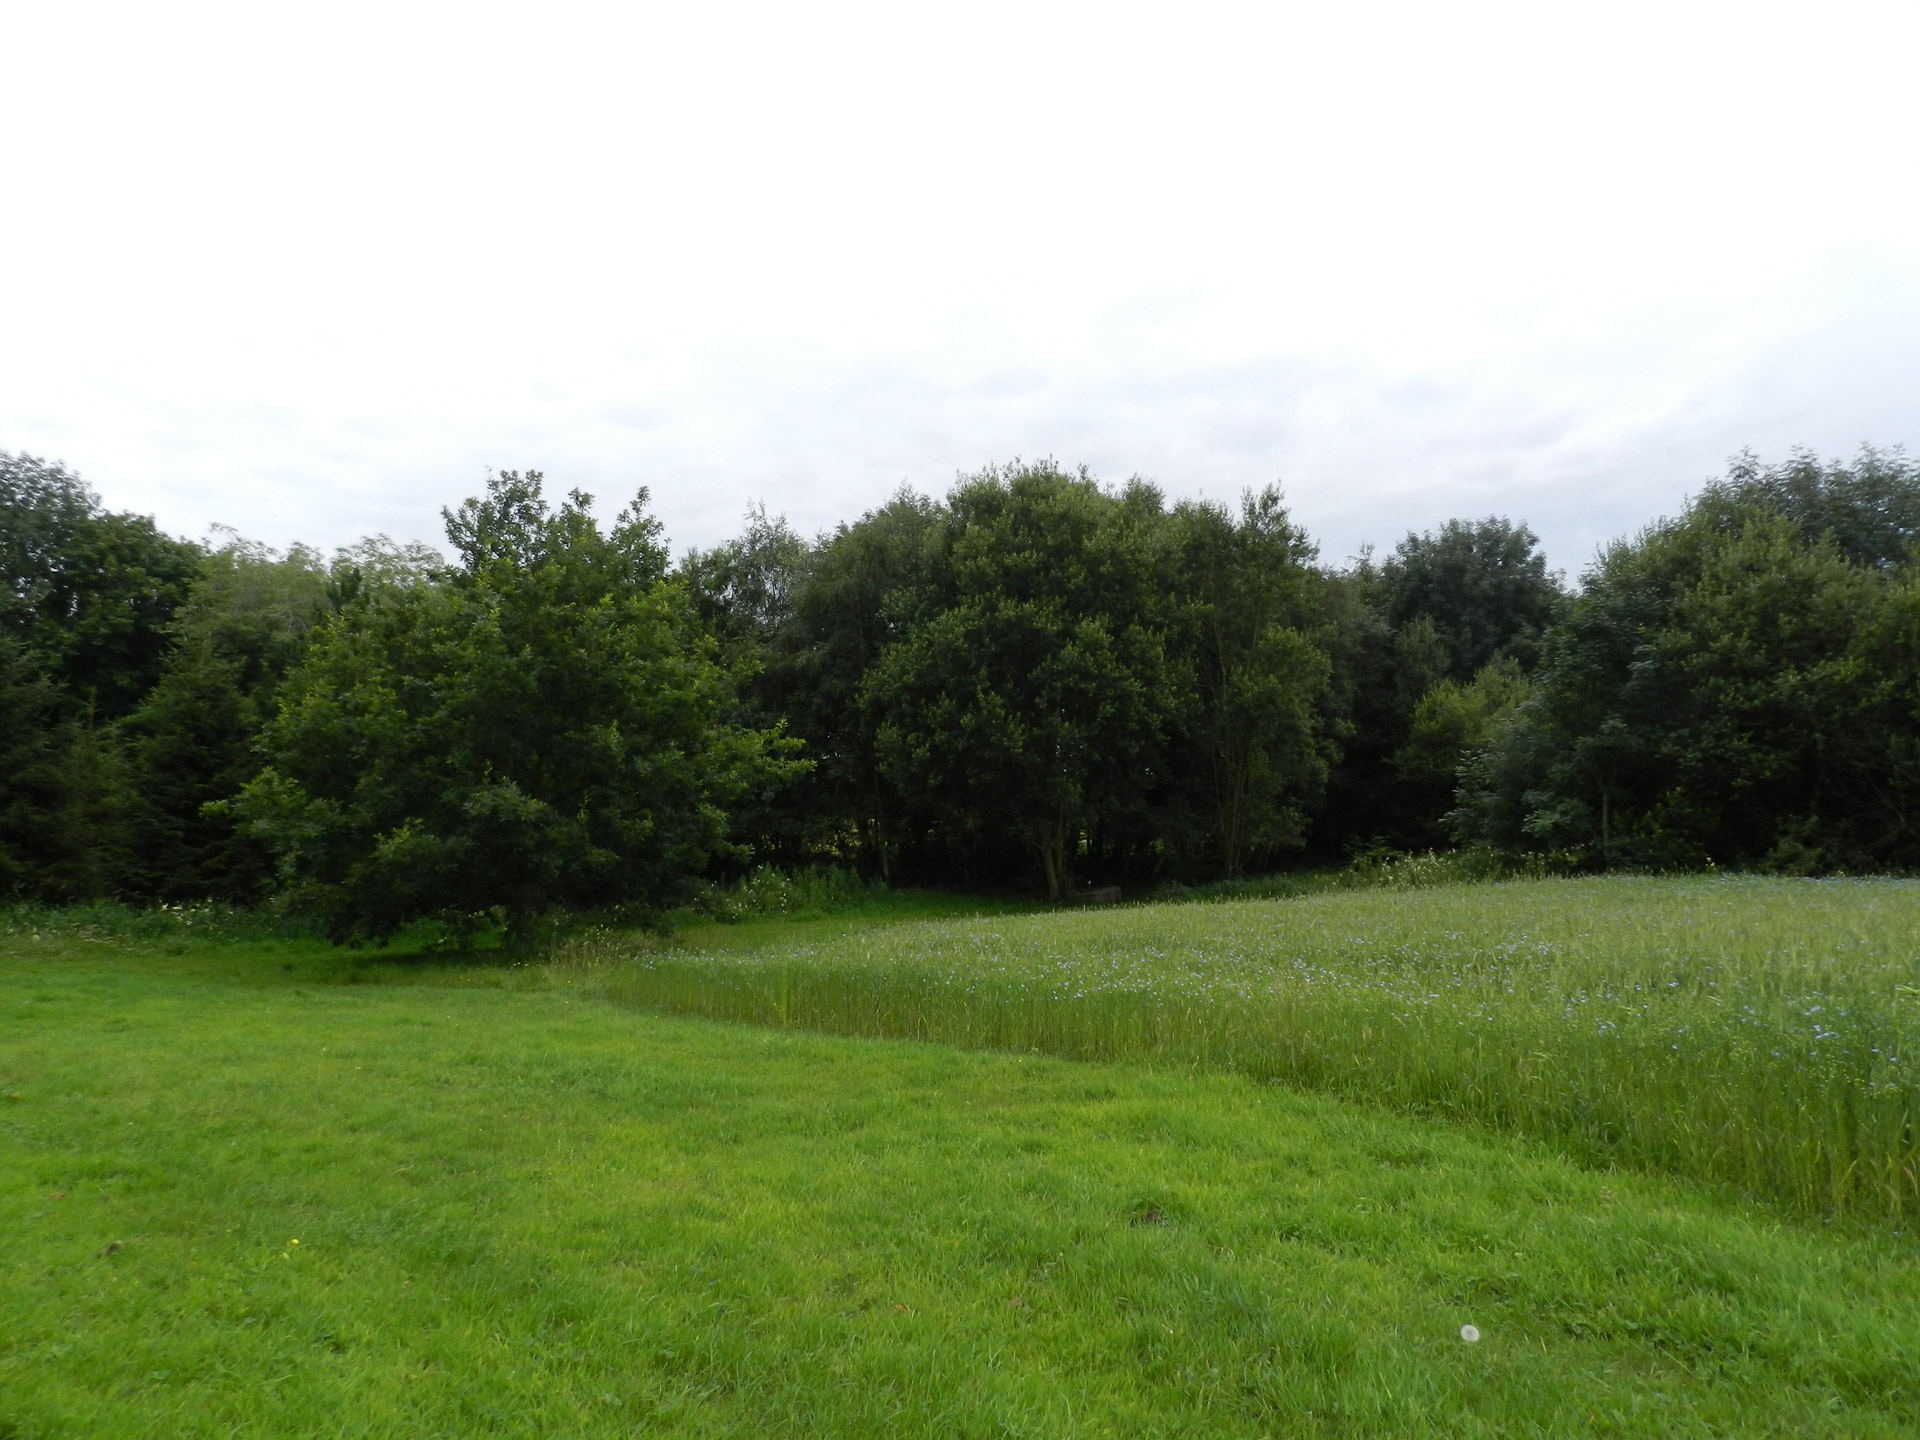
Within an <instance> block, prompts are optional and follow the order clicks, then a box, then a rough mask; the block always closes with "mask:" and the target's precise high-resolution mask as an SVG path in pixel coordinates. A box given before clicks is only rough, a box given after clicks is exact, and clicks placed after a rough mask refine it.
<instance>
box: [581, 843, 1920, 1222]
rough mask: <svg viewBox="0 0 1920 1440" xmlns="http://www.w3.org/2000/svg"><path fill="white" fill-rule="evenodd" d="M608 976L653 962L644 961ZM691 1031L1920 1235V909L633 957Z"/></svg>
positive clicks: (1449, 896) (1614, 883) (1820, 889)
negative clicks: (1269, 1095) (701, 1020)
mask: <svg viewBox="0 0 1920 1440" xmlns="http://www.w3.org/2000/svg"><path fill="white" fill-rule="evenodd" d="M576 954H578V955H579V956H580V957H581V958H582V959H588V960H592V959H597V960H600V961H603V962H604V961H606V960H608V959H614V960H618V959H619V957H621V956H622V955H623V954H629V951H628V949H627V948H623V942H622V941H621V940H620V938H619V937H602V938H600V939H598V940H588V941H586V942H583V943H581V944H580V945H578V946H577V947H576ZM605 983H606V986H607V989H608V990H609V992H610V993H613V994H616V995H618V996H620V997H622V998H624V999H627V1000H629V1001H631V1002H634V1003H638V1004H644V1005H646V1006H648V1007H651V1008H655V1009H660V1010H666V1011H672V1012H677V1013H691V1014H702V1015H711V1016H721V1017H726V1018H730V1019H740V1020H748V1021H752V1022H754V1023H757V1024H773V1025H797V1026H802V1027H806V1028H813V1029H821V1030H828V1031H834V1032H837V1033H844V1034H860V1035H890V1036H901V1037H910V1038H915V1039H925V1040H937V1041H941V1042H944V1043H949V1044H957V1045H966V1046H979V1047H983V1048H989V1049H1000V1050H1014V1051H1039V1052H1041V1053H1045V1054H1052V1055H1062V1056H1071V1057H1075V1058H1082V1059H1099V1060H1115V1059H1130V1058H1131V1059H1151V1060H1155V1061H1164V1062H1172V1063H1176V1064H1180V1065H1185V1066H1194V1067H1199V1068H1204V1069H1217V1070H1229V1071H1234V1072H1238V1073H1241V1074H1245V1075H1249V1076H1252V1077H1255V1078H1258V1079H1263V1080H1280V1081H1284V1082H1286V1083H1288V1084H1292V1085H1298V1086H1302V1087H1306V1088H1311V1089H1315V1090H1321V1091H1328V1092H1332V1093H1335V1094H1338V1095H1341V1096H1343V1097H1348V1098H1352V1099H1357V1100H1366V1101H1374V1102H1383V1103H1386V1104H1389V1105H1392V1106H1394V1107H1396V1108H1400V1109H1404V1110H1411V1111H1415V1112H1420V1113H1429V1114H1439V1115H1446V1116H1450V1117H1455V1118H1462V1119H1468V1120H1473V1121H1478V1122H1482V1123H1485V1124H1488V1125H1492V1126H1496V1127H1499V1128H1502V1129H1510V1130H1515V1131H1519V1132H1522V1133H1526V1134H1531V1135H1537V1136H1542V1137H1547V1138H1550V1139H1552V1140H1554V1141H1556V1142H1558V1143H1560V1144H1562V1145H1564V1146H1570V1147H1572V1148H1573V1150H1574V1151H1575V1152H1576V1153H1578V1154H1579V1155H1580V1156H1582V1157H1583V1158H1585V1159H1588V1160H1593V1161H1601V1162H1608V1163H1621V1164H1631V1165H1639V1166H1645V1167H1649V1168H1654V1169H1662V1170H1669V1171H1672V1172H1674V1173H1678V1174H1683V1175H1689V1176H1694V1177H1697V1178H1701V1179H1707V1180H1718V1181H1725V1182H1729V1183H1731V1184H1733V1185H1736V1186H1738V1187H1740V1188H1742V1189H1744V1190H1747V1191H1750V1192H1752V1193H1755V1194H1758V1195H1763V1196H1766V1197H1768V1198H1770V1199H1773V1200H1776V1201H1779V1202H1782V1203H1784V1204H1786V1205H1788V1206H1790V1207H1792V1208H1795V1209H1797V1210H1799V1211H1801V1212H1803V1213H1806V1214H1810V1215H1836V1214H1847V1215H1853V1216H1858V1217H1862V1218H1868V1219H1878V1220H1884V1221H1888V1222H1891V1223H1895V1224H1911V1223H1912V1222H1913V1221H1915V1220H1916V1219H1920V1183H1917V1182H1916V1174H1920V1136H1917V1135H1916V1130H1920V1043H1916V1042H1920V884H1916V883H1914V882H1910V881H1894V880H1856V881H1845V880H1841V881H1811V880H1758V879H1745V878H1741V879H1732V878H1707V879H1699V880H1666V879H1638V878H1620V879H1592V880H1547V881H1538V882H1531V883H1517V884H1505V885H1451V886H1444V887H1438V888H1432V889H1423V888H1408V889H1378V890H1360V891H1347V892H1340V893H1332V894H1323V895H1314V896H1308V897H1304V898H1300V899H1293V900H1284V901H1270V902H1265V903H1261V902H1245V903H1235V904H1215V905H1150V906H1140V907H1136V908H1132V909H1127V910H1122V911H1119V912H1117V913H1116V912H1112V911H1077V912H1063V913H1054V914H1047V915H1027V916H1018V917H1003V918H997V919H992V920H984V921H983V920H951V921H946V922H943V923H937V924H929V925H922V926H916V927H914V928H912V929H910V930H907V929H894V930H885V931H871V930H855V931H852V932H850V933H848V934H847V935H845V936H838V935H830V936H826V937H824V938H819V939H814V940H810V941H801V942H797V943H789V944H787V945H774V946H769V947H766V948H762V949H758V950H751V951H742V950H739V949H728V950H718V949H713V948H709V947H702V946H699V945H697V944H696V945H691V946H680V947H672V948H666V949H646V950H640V951H633V952H631V953H630V956H629V959H628V963H625V964H616V965H615V966H614V967H613V969H612V970H611V971H610V972H608V979H607V980H606V982H605Z"/></svg>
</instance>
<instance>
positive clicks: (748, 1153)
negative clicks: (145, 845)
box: [0, 880, 1920, 1440]
mask: <svg viewBox="0 0 1920 1440" xmlns="http://www.w3.org/2000/svg"><path fill="white" fill-rule="evenodd" d="M960 908H963V907H961V906H960V905H958V904H957V903H955V902H951V901H946V902H932V901H913V900H909V899H904V898H903V899H901V900H900V901H898V902H897V903H896V904H895V907H894V909H893V911H892V912H889V910H888V908H887V906H886V905H883V904H879V903H874V904H869V905H868V906H866V907H865V908H864V909H861V910H858V911H857V912H850V913H846V914H837V915H826V916H816V917H813V918H795V917H787V918H781V919H773V920H764V921H749V922H747V923H742V924H737V925H713V926H706V927H702V928H699V929H695V930H690V931H688V932H686V933H684V934H682V935H681V936H679V937H677V938H676V939H674V940H671V941H669V942H665V943H662V942H660V941H657V940H645V939H643V938H641V937H636V936H626V935H615V934H600V935H589V936H585V937H581V938H578V939H576V940H575V941H574V942H572V943H571V944H570V945H568V946H566V947H564V948H563V949H562V950H561V951H560V952H559V953H556V954H553V955H550V956H546V957H520V958H519V959H518V960H517V961H516V960H514V959H512V958H511V957H503V956H499V955H494V956H492V957H489V956H487V955H485V954H482V955H480V956H478V957H470V958H467V959H459V958H455V957H447V956H436V955H428V954H421V953H408V952H405V951H398V952H384V953H382V952H358V953H355V952H345V951H334V950H331V949H329V948H327V947H325V946H323V945H319V944H317V943H310V942H303V941H292V940H286V939H274V938H269V937H267V936H264V935H260V936H251V937H250V936H248V935H246V934H244V933H228V934H226V935H224V936H223V935H219V934H216V935H213V936H208V937H203V936H201V935H199V934H198V933H197V932H196V931H194V929H193V927H192V926H191V925H190V924H187V923H185V922H182V923H181V924H180V925H179V926H178V927H176V928H175V929H173V930H169V929H168V928H167V925H166V924H164V923H155V924H154V925H152V926H150V927H147V928H144V929H143V928H142V927H138V926H134V927H128V928H125V929H122V930H117V931H116V930H115V929H114V928H113V927H111V926H92V925H79V924H71V923H70V924H64V925H55V924H47V925H45V926H39V927H36V926H34V925H30V924H16V925H15V926H14V927H13V929H12V932H11V933H7V934H0V1237H3V1240H4V1243H0V1436H7V1437H12V1440H26V1437H32V1440H40V1437H53V1436H88V1437H92V1436H193V1435H209V1436H211V1435H220V1436H281V1435H300V1436H321V1435H325V1436H442V1435H443V1436H456V1435H486V1434H498V1435H567V1436H575V1435H579V1436H602V1435H605V1436H613V1435H648V1436H653V1435H666V1436H723V1435H724V1436H734V1435H738V1436H760V1435H777V1436H816V1435H834V1436H840V1435H846V1436H867V1435H870V1436H883V1435H884V1436H919V1435H925V1436H968V1437H990V1436H992V1437H1000V1436H1049V1437H1053V1436H1088V1437H1093V1436H1176V1435H1178V1436H1194V1435H1205V1436H1231V1437H1237V1436H1267V1435H1285V1436H1355V1437H1358V1436H1368V1437H1372V1436H1462V1437H1465V1436H1523V1435H1524V1436H1535V1435H1539V1436H1557V1435H1566V1436H1574V1435H1580V1436H1586V1435H1637V1436H1682V1435H1685V1436H1693V1435H1699V1436H1708V1435H1712V1436H1726V1435H1753V1436H1761V1435H1783V1434H1791V1435H1807V1436H1833V1437H1841V1436H1846V1437H1854V1436H1860V1437H1882V1436H1884V1437H1892V1436H1904V1435H1911V1434H1912V1433H1914V1423H1915V1422H1914V1419H1913V1417H1914V1416H1915V1415H1916V1414H1920V1264H1916V1261H1920V1248H1917V1247H1916V1244H1915V1241H1914V1238H1913V1235H1912V1226H1911V1217H1912V1214H1913V1205H1912V1201H1911V1200H1910V1199H1909V1198H1908V1196H1909V1194H1910V1190H1902V1189H1901V1187H1900V1183H1898V1182H1897V1181H1896V1175H1899V1176H1900V1179H1902V1180H1904V1178H1905V1177H1904V1175H1900V1172H1901V1170H1902V1167H1903V1166H1907V1165H1911V1163H1912V1162H1911V1145H1912V1141H1911V1131H1910V1129H1906V1128H1903V1127H1904V1126H1905V1125H1906V1122H1905V1121H1904V1120H1903V1119H1901V1118H1900V1117H1901V1116H1902V1115H1903V1114H1910V1113H1911V1112H1910V1110H1907V1111H1902V1109H1901V1108H1900V1107H1902V1106H1910V1105H1911V1099H1912V1089H1911V1087H1910V1086H1908V1084H1907V1082H1906V1081H1905V1079H1904V1078H1903V1075H1902V1072H1901V1069H1900V1067H1901V1066H1903V1065H1905V1064H1907V1063H1908V1061H1907V1057H1906V1052H1905V1051H1904V1050H1903V1049H1902V1048H1901V1047H1902V1045H1903V1044H1904V1040H1905V1038H1906V1037H1907V1036H1910V1035H1911V1034H1912V1031H1913V1017H1914V1011H1913V1008H1912V999H1913V997H1912V995H1911V993H1910V992H1911V990H1912V988H1913V987H1914V986H1915V985H1916V984H1917V983H1920V981H1916V977H1915V970H1916V962H1915V959H1914V951H1913V941H1912V940H1911V939H1910V938H1909V937H1911V936H1913V935H1915V934H1916V933H1920V927H1916V926H1915V924H1914V923H1913V922H1914V920H1915V918H1916V909H1917V908H1920V891H1916V889H1915V887H1912V886H1909V885H1906V884H1904V883H1899V882H1866V881H1862V882H1823V883H1814V882H1760V881H1728V880H1702V881H1592V882H1588V881H1579V882H1553V883H1543V884H1538V885H1512V886H1480V887H1454V888H1441V889H1432V890H1409V891H1392V890H1385V891H1367V892H1353V893H1342V894H1330V895H1321V896H1308V897H1305V898H1300V899H1294V900H1286V901H1275V902H1236V903H1233V904H1222V905H1197V904H1189V905H1180V906H1159V907H1140V908H1135V909H1121V910H1105V911H1085V912H1073V913H1044V914H1016V913H1006V912H1005V911H1004V910H1003V911H1002V912H1001V913H993V914H985V915H979V916H966V915H962V914H957V913H953V912H955V911H956V910H958V909H960ZM643 1006H644V1007H649V1008H651V1009H652V1010H656V1011H663V1010H679V1011H697V1012H701V1013H700V1014H698V1015H670V1014H657V1013H645V1011H644V1010H643V1009H642V1008H640V1007H643ZM741 1020H748V1021H752V1022H754V1023H751V1024H742V1023H729V1022H737V1021H741ZM809 1031H811V1032H815V1033H806V1032H809ZM832 1031H838V1032H857V1033H840V1034H833V1033H820V1032H832ZM1263 1047H1264V1048H1263ZM1036 1051H1039V1052H1042V1053H1038V1054H1036V1053H1034V1052H1036ZM1776 1051H1777V1052H1779V1053H1778V1054H1776V1053H1775V1052H1776ZM1450 1072H1452V1073H1450ZM1276 1082H1278V1083H1276ZM1315 1092H1319V1093H1315ZM1663 1105H1664V1107H1665V1108H1666V1110H1667V1111H1669V1112H1670V1113H1669V1114H1668V1115H1667V1116H1666V1117H1665V1118H1664V1119H1663V1118H1662V1116H1661V1113H1660V1112H1661V1109H1662V1106H1663ZM1461 1121H1465V1122H1468V1123H1458V1122H1461ZM1743 1126H1744V1127H1748V1130H1749V1131H1750V1133H1747V1134H1745V1135H1744V1136H1743V1135H1742V1134H1741V1133H1740V1132H1741V1127H1743ZM1849 1147H1851V1148H1849ZM1903 1156H1905V1157H1907V1158H1905V1159H1904V1160H1903V1159H1902V1157H1903ZM1849 1157H1851V1158H1849ZM1662 1172H1666V1173H1662ZM1742 1191H1744V1192H1746V1193H1744V1194H1743V1193H1741V1192H1742ZM1463 1326H1472V1327H1474V1332H1473V1333H1475V1334H1477V1335H1478V1337H1479V1338H1478V1339H1477V1340H1474V1341H1468V1340H1466V1339H1465V1338H1463V1332H1462V1327H1463Z"/></svg>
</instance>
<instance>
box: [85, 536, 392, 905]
mask: <svg viewBox="0 0 1920 1440" xmlns="http://www.w3.org/2000/svg"><path fill="white" fill-rule="evenodd" d="M354 565H355V561H354V560H352V559H351V558H349V559H346V560H343V562H342V566H343V570H348V569H352V568H353V567H354ZM332 578H333V577H332V576H330V574H329V571H328V567H327V566H326V565H325V564H324V563H323V562H322V560H321V558H320V556H319V555H318V554H316V553H315V552H313V551H311V550H307V549H304V548H302V547H299V546H295V547H294V548H293V550H292V551H291V552H290V553H288V554H286V555H281V554H278V553H276V552H274V551H272V550H269V549H268V548H267V547H265V546H262V545H258V544H254V543H252V542H249V541H245V540H242V539H240V538H239V537H238V536H235V535H232V534H229V535H228V538H227V540H226V542H225V543H224V544H222V545H221V546H220V547H219V548H217V549H215V550H214V551H213V552H212V553H211V554H209V555H208V556H207V557H206V560H205V562H204V569H203V572H202V575H201V578H200V581H199V583H198V584H197V585H195V587H194V589H193V592H192V594H191V595H190V597H189V598H188V600H187V603H186V604H185V605H184V606H183V607H182V609H181V611H180V614H179V617H178V619H177V620H176V623H175V631H176V636H177V638H176V642H175V644H174V647H173V649H172V650H171V651H170V652H169V653H168V655H167V657H166V660H165V661H164V663H163V665H162V669H161V674H160V680H159V683H158V684H156V685H155V686H154V688H153V689H152V690H151V691H149V692H148V694H147V696H146V698H145V699H144V700H142V701H141V703H140V705H139V707H138V708H137V709H136V710H135V711H134V712H133V713H132V714H131V715H129V716H128V717H127V718H126V719H125V720H123V721H122V722H121V723H120V726H119V738H120V740H121V743H122V746H123V748H124V751H125V754H126V759H127V762H128V765H129V779H130V783H131V791H132V793H131V794H130V795H129V797H128V800H127V806H126V816H125V820H126V828H127V836H128V845H127V862H128V863H127V871H126V874H125V875H124V876H123V879H122V886H121V888H122V889H124V890H126V891H128V892H130V893H135V894H141V895H147V896H152V897H154V898H156V899H160V900H167V901H180V900H191V899H206V898H217V899H223V900H229V901H236V902H244V901H250V900H257V899H259V898H260V896H261V895H262V893H263V892H264V890H265V888H266V887H267V885H268V884H269V883H270V881H271V878H272V866H271V863H270V861H269V858H268V856H267V854H266V851H265V849H264V848H263V847H262V845H261V844H260V843H259V841H258V840H257V839H255V838H254V837H252V836H250V835H247V834H245V833H243V832H242V831H241V830H240V829H239V828H238V826H237V823H236V819H235V816H234V814H233V812H232V810H231V808H230V807H227V806H225V805H223V804H222V803H221V802H224V801H229V800H231V799H233V798H234V796H236V795H237V794H238V793H239V792H240V790H241V789H242V788H243V787H244V786H245V785H246V784H247V783H248V782H249V781H251V780H252V779H253V777H254V776H255V775H256V774H257V773H259V770H260V768H261V763H262V762H261V759H260V755H259V751H258V748H257V747H258V741H259V738H260V732H261V730H262V729H263V727H264V726H265V725H266V723H267V722H268V721H269V720H271V719H272V718H273V716H274V713H275V709H276V699H277V696H278V692H279V687H280V684H281V682H282V681H283V680H284V679H285V677H286V675H287V673H288V671H289V670H290V669H291V668H292V667H293V666H294V664H296V663H297V662H298V660H299V658H300V656H301V654H302V652H303V650H304V648H305V644H306V637H307V635H308V633H309V631H310V630H311V629H312V627H313V626H314V625H315V624H317V623H318V622H319V621H320V620H321V619H322V618H323V617H324V616H325V615H326V614H327V612H328V609H329V587H330V584H331V582H332Z"/></svg>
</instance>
